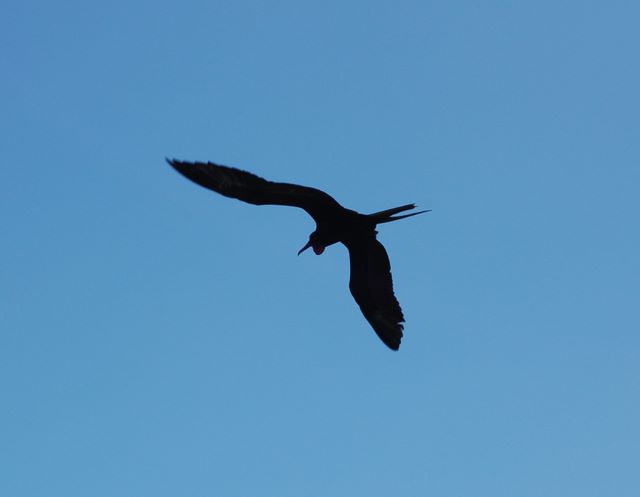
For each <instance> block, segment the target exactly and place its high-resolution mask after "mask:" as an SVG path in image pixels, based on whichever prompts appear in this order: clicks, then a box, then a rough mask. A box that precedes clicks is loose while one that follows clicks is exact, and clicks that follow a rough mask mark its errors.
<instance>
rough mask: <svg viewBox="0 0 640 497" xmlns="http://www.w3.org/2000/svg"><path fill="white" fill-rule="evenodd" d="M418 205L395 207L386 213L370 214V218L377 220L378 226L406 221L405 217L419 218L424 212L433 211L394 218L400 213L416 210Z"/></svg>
mask: <svg viewBox="0 0 640 497" xmlns="http://www.w3.org/2000/svg"><path fill="white" fill-rule="evenodd" d="M415 208H416V204H407V205H403V206H401V207H394V208H393V209H387V210H386V211H380V212H374V213H373V214H369V215H368V216H369V217H371V218H373V219H375V221H376V224H382V223H390V222H391V221H397V220H399V219H404V218H405V217H411V216H417V215H418V214H422V213H424V212H431V209H427V210H424V211H418V212H413V213H411V214H403V215H402V216H394V214H397V213H398V212H404V211H410V210H411V209H415Z"/></svg>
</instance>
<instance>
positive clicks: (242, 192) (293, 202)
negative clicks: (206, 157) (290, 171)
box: [167, 159, 343, 222]
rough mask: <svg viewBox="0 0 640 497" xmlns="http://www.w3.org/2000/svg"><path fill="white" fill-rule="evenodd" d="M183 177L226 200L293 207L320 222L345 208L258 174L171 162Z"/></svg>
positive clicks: (304, 188)
mask: <svg viewBox="0 0 640 497" xmlns="http://www.w3.org/2000/svg"><path fill="white" fill-rule="evenodd" d="M167 162H168V163H169V164H170V165H171V166H172V167H173V168H174V169H175V170H176V171H178V172H179V173H180V174H182V175H183V176H185V177H187V178H189V179H190V180H191V181H193V182H195V183H198V184H199V185H200V186H204V187H205V188H208V189H210V190H213V191H214V192H217V193H219V194H221V195H224V196H225V197H231V198H236V199H238V200H242V201H244V202H248V203H250V204H254V205H265V204H272V205H289V206H292V207H300V208H302V209H304V210H305V211H307V212H308V213H309V214H310V215H311V217H313V218H314V219H315V220H316V222H318V220H320V219H322V218H323V217H325V216H327V215H330V214H331V213H333V212H334V211H336V210H342V209H343V207H342V206H341V205H340V204H339V203H338V202H336V200H335V199H334V198H333V197H331V196H330V195H328V194H326V193H325V192H323V191H321V190H317V189H316V188H310V187H307V186H300V185H293V184H290V183H275V182H273V181H267V180H266V179H263V178H261V177H259V176H256V175H255V174H252V173H249V172H247V171H242V170H240V169H236V168H235V167H227V166H221V165H219V164H214V163H213V162H183V161H179V160H175V159H167Z"/></svg>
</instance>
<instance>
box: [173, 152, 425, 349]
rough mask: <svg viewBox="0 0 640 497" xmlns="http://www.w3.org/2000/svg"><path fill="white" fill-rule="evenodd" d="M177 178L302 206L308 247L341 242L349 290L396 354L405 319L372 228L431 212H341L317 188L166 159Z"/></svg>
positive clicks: (255, 200) (253, 199)
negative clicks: (308, 222) (310, 226)
mask: <svg viewBox="0 0 640 497" xmlns="http://www.w3.org/2000/svg"><path fill="white" fill-rule="evenodd" d="M167 162H168V163H169V164H170V165H171V166H172V167H173V168H174V169H175V170H176V171H178V172H179V173H180V174H182V175H183V176H185V177H187V178H188V179H190V180H191V181H193V182H195V183H197V184H199V185H200V186H203V187H205V188H208V189H209V190H213V191H214V192H217V193H219V194H221V195H224V196H225V197H230V198H235V199H238V200H242V201H244V202H248V203H250V204H254V205H266V204H270V205H288V206H292V207H300V208H301V209H304V210H305V211H307V212H308V213H309V215H310V216H311V217H312V218H313V219H314V221H315V222H316V229H315V231H314V232H313V233H311V235H309V241H308V242H307V243H306V245H305V246H304V247H302V248H301V249H300V250H299V251H298V255H300V254H301V253H302V252H304V251H305V250H307V249H308V248H311V249H313V251H314V252H315V253H316V254H317V255H320V254H322V252H324V250H325V249H326V248H327V247H328V246H330V245H333V244H334V243H337V242H341V243H342V244H344V245H345V246H346V247H347V249H348V251H349V261H350V267H351V271H350V273H351V274H350V279H349V290H351V295H353V298H354V299H355V301H356V303H357V304H358V306H359V307H360V310H361V311H362V314H363V315H364V317H365V318H366V319H367V321H368V322H369V324H370V325H371V327H372V328H373V329H374V331H375V332H376V334H377V335H378V336H379V337H380V339H381V340H382V341H383V342H384V343H385V345H387V347H389V348H390V349H392V350H398V348H399V347H400V341H401V340H402V336H403V334H402V331H403V329H404V326H403V323H404V316H403V314H402V309H401V308H400V304H399V303H398V300H397V299H396V297H395V295H394V293H393V282H392V279H391V265H390V263H389V257H388V256H387V251H386V250H385V248H384V247H383V246H382V244H381V243H380V242H379V241H378V240H377V239H376V234H377V233H378V232H377V231H376V229H375V228H376V226H377V225H378V224H382V223H388V222H391V221H397V220H399V219H404V218H407V217H411V216H415V215H417V214H422V213H423V212H429V210H424V211H419V212H414V213H411V214H404V215H399V216H398V215H396V214H398V213H400V212H404V211H408V210H411V209H414V208H415V205H414V204H406V205H402V206H400V207H395V208H393V209H387V210H384V211H380V212H374V213H373V214H360V213H358V212H356V211H353V210H350V209H346V208H344V207H342V206H341V205H340V204H339V203H338V202H337V201H336V200H335V199H334V198H333V197H331V196H330V195H328V194H326V193H325V192H323V191H321V190H318V189H316V188H310V187H307V186H300V185H294V184H290V183H276V182H273V181H267V180H265V179H263V178H261V177H259V176H256V175H255V174H252V173H249V172H247V171H242V170H240V169H236V168H234V167H227V166H222V165H219V164H214V163H213V162H183V161H179V160H175V159H167Z"/></svg>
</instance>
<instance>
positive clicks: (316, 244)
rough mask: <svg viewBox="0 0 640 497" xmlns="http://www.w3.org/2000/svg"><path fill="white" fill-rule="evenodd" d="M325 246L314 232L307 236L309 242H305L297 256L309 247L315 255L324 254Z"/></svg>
mask: <svg viewBox="0 0 640 497" xmlns="http://www.w3.org/2000/svg"><path fill="white" fill-rule="evenodd" d="M327 245H328V244H326V243H323V241H322V240H321V239H320V235H318V232H317V231H314V232H313V233H311V234H310V235H309V241H308V242H307V244H306V245H305V246H304V247H302V248H301V249H300V250H299V251H298V255H300V254H301V253H302V252H304V251H305V250H307V249H308V248H309V247H312V248H313V252H314V253H315V254H316V255H320V254H321V253H322V252H324V249H325V247H326V246H327Z"/></svg>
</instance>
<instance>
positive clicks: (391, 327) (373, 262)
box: [345, 235, 404, 350]
mask: <svg viewBox="0 0 640 497" xmlns="http://www.w3.org/2000/svg"><path fill="white" fill-rule="evenodd" d="M345 245H346V246H347V248H348V249H349V261H350V267H351V277H350V280H349V290H351V295H353V298H354V299H355V301H356V302H357V304H358V306H359V307H360V310H361V311H362V314H363V315H364V317H365V318H366V319H367V321H369V324H370V325H371V326H372V327H373V329H374V331H375V332H376V333H377V335H378V336H379V337H380V339H381V340H382V341H383V342H384V343H385V345H387V347H389V348H390V349H393V350H398V348H399V347H400V341H401V340H402V330H403V329H404V326H403V324H402V323H403V322H404V316H403V314H402V309H401V308H400V304H399V303H398V300H397V299H396V296H395V294H394V293H393V280H392V278H391V264H390V263H389V256H388V255H387V251H386V250H385V248H384V246H383V245H382V244H381V243H380V242H379V241H378V240H376V238H375V235H372V236H371V237H367V238H358V239H356V240H352V241H348V242H346V243H345Z"/></svg>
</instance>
